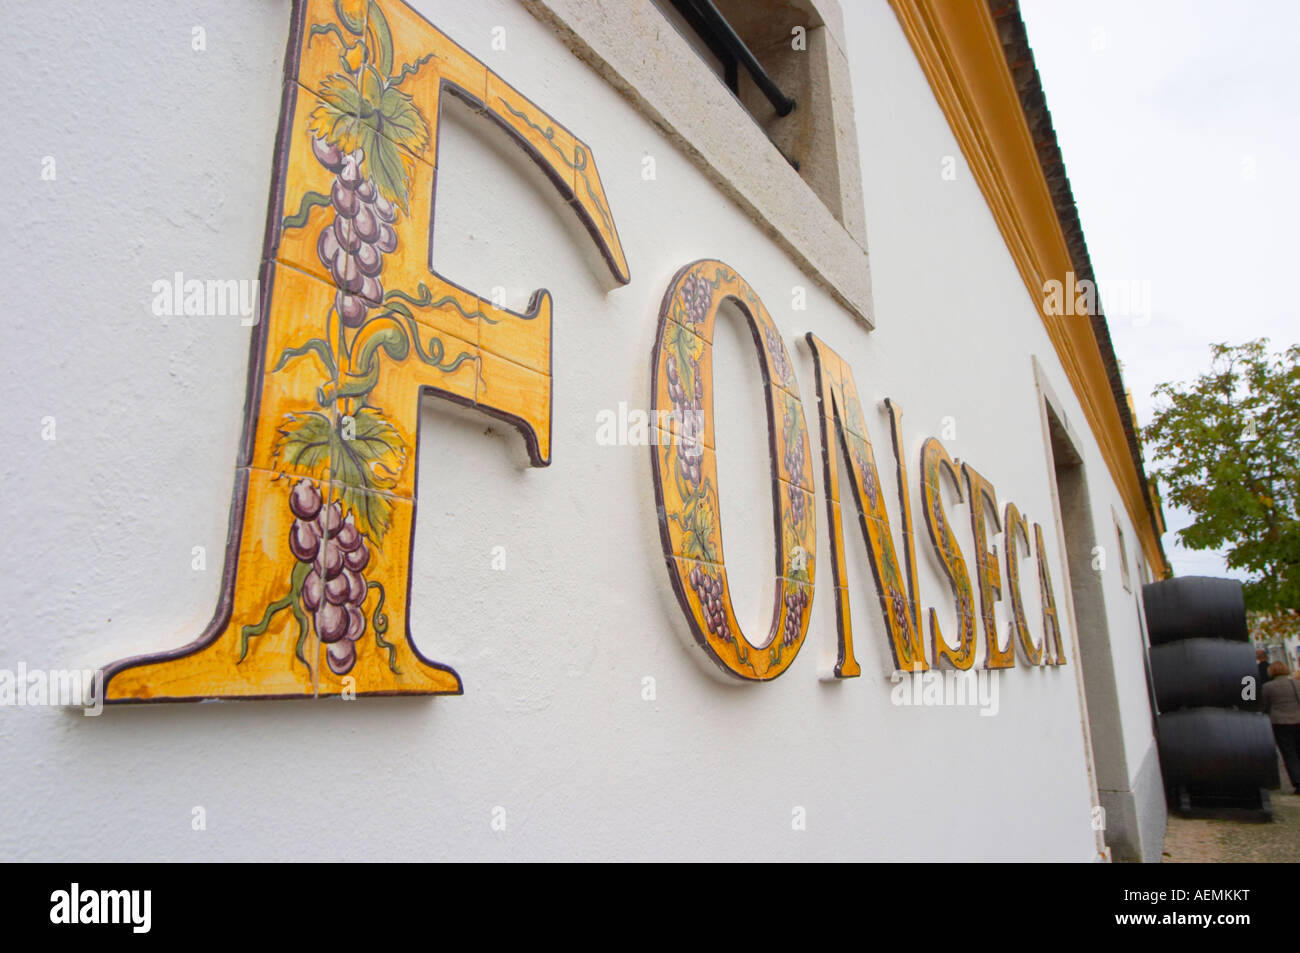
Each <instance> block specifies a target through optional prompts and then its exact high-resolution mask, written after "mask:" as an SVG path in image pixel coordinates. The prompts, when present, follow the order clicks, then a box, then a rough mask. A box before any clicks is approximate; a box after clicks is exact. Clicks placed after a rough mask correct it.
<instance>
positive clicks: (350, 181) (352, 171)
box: [338, 152, 362, 191]
mask: <svg viewBox="0 0 1300 953" xmlns="http://www.w3.org/2000/svg"><path fill="white" fill-rule="evenodd" d="M338 180H339V182H341V183H342V184H343V186H344V188H346V189H348V190H350V191H354V190H355V189H356V188H357V187H358V186H359V185H360V184H361V182H362V179H361V164H360V160H359V159H358V158H357V153H355V152H354V153H352V154H351V155H348V156H344V157H343V167H342V168H341V169H339V173H338Z"/></svg>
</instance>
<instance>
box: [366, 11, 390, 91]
mask: <svg viewBox="0 0 1300 953" xmlns="http://www.w3.org/2000/svg"><path fill="white" fill-rule="evenodd" d="M366 15H367V24H366V26H367V28H368V30H369V32H370V38H371V39H372V40H373V41H374V50H373V52H374V56H375V60H376V62H378V64H379V69H380V70H381V71H382V72H383V74H384V76H385V78H387V76H388V74H389V73H391V72H392V71H393V33H392V31H391V30H390V29H389V28H388V18H387V17H385V16H384V11H383V10H381V9H379V4H377V3H375V0H370V3H369V5H368V8H367V11H366Z"/></svg>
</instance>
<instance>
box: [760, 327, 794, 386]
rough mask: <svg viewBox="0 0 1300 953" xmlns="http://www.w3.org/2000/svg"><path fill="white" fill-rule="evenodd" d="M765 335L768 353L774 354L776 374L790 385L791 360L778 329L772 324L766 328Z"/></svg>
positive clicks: (773, 362)
mask: <svg viewBox="0 0 1300 953" xmlns="http://www.w3.org/2000/svg"><path fill="white" fill-rule="evenodd" d="M763 337H764V339H765V340H766V341H767V353H768V354H770V355H772V369H773V370H774V371H776V376H777V377H778V378H780V380H781V382H782V383H783V384H785V385H786V386H787V387H788V386H789V385H790V382H791V379H792V378H791V373H790V360H789V358H788V357H787V356H786V353H785V347H784V345H782V344H781V339H780V337H778V336H777V333H776V329H775V328H774V327H772V326H771V325H769V326H768V327H766V328H764V329H763Z"/></svg>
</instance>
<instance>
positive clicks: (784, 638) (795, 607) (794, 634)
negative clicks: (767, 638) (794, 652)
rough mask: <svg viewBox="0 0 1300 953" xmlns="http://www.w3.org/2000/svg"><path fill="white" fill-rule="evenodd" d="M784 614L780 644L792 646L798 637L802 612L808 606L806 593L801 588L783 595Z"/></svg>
mask: <svg viewBox="0 0 1300 953" xmlns="http://www.w3.org/2000/svg"><path fill="white" fill-rule="evenodd" d="M783 602H784V604H785V614H784V617H783V621H782V629H781V643H782V644H783V645H793V644H794V640H795V639H796V638H798V637H799V623H800V622H801V621H802V620H803V610H804V609H805V608H806V607H807V605H808V592H807V590H805V589H803V588H802V587H800V588H798V589H794V590H792V591H791V592H787V593H786V594H785V599H784V600H783Z"/></svg>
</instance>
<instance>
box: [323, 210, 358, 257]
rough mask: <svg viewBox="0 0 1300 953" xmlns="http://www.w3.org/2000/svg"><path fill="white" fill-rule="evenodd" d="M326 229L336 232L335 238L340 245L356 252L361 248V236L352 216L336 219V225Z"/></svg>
mask: <svg viewBox="0 0 1300 953" xmlns="http://www.w3.org/2000/svg"><path fill="white" fill-rule="evenodd" d="M325 231H327V232H333V233H334V240H335V242H337V244H338V246H339V247H342V248H345V249H347V250H348V251H350V252H356V251H358V250H359V249H360V248H361V236H360V235H358V234H357V230H356V228H355V227H354V226H353V224H352V219H350V218H336V219H334V227H333V228H327V229H325Z"/></svg>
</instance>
